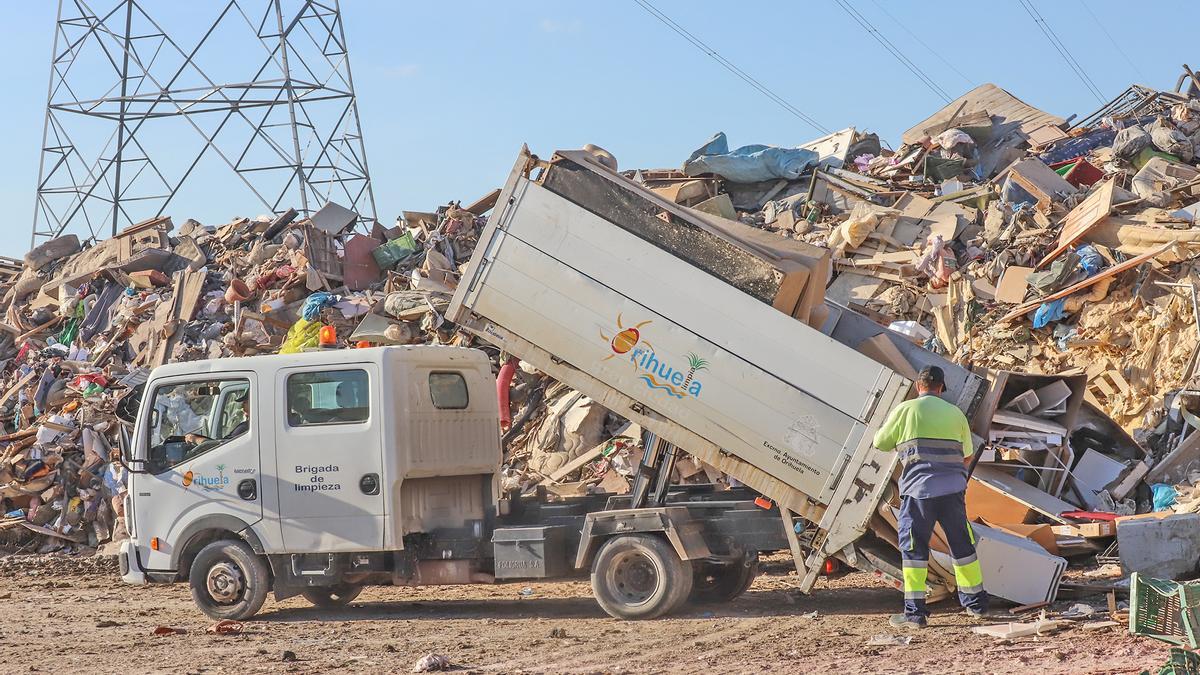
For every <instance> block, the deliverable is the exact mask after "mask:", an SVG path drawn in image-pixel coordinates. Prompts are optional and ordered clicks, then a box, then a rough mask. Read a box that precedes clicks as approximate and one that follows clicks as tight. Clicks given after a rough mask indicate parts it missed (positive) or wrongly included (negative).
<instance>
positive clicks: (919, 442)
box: [896, 438, 963, 455]
mask: <svg viewBox="0 0 1200 675" xmlns="http://www.w3.org/2000/svg"><path fill="white" fill-rule="evenodd" d="M910 448H926V449H929V450H957V451H958V454H959V455H962V449H963V446H962V443H961V442H959V441H956V440H953V439H949V438H910V439H908V440H907V441H904V442H903V443H897V444H896V450H897V451H900V452H903V451H905V450H908V449H910Z"/></svg>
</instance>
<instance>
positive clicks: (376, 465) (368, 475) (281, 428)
mask: <svg viewBox="0 0 1200 675" xmlns="http://www.w3.org/2000/svg"><path fill="white" fill-rule="evenodd" d="M379 382H380V372H379V367H378V365H377V364H373V363H355V364H336V365H328V366H312V367H295V368H286V369H283V370H280V371H279V372H278V374H277V375H276V381H275V383H274V387H275V391H276V398H277V400H279V401H281V402H282V404H283V405H282V408H283V411H282V413H283V414H281V415H278V416H277V418H276V429H275V461H276V466H275V475H276V477H277V480H278V494H279V525H280V530H281V536H282V541H283V546H284V550H285V551H287V552H289V553H317V552H346V551H376V550H380V549H381V548H382V547H383V531H384V522H385V517H386V506H385V500H384V496H383V495H382V494H381V492H382V488H383V475H382V473H383V442H382V430H383V421H382V419H381V415H380V411H381V410H382V409H383V407H382V406H381V403H382V401H381V396H380V389H379Z"/></svg>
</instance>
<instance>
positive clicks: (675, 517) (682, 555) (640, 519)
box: [575, 506, 712, 569]
mask: <svg viewBox="0 0 1200 675" xmlns="http://www.w3.org/2000/svg"><path fill="white" fill-rule="evenodd" d="M642 532H662V533H663V534H664V535H665V536H666V538H667V541H669V542H670V543H671V546H672V548H674V549H675V553H676V554H678V555H679V559H680V560H697V559H701V558H707V557H709V556H711V555H712V552H711V551H709V549H708V544H707V543H705V541H704V536H703V535H702V534H701V533H700V523H699V522H696V521H695V520H693V519H692V517H691V515H690V514H689V513H688V510H687V508H685V507H680V506H664V507H658V508H645V509H622V510H619V511H597V512H594V513H589V514H588V515H587V518H586V519H585V520H584V523H583V530H582V532H580V535H579V552H578V553H577V554H576V556H575V568H576V569H587V568H588V567H589V566H590V565H591V564H592V558H594V557H595V555H596V551H597V550H599V548H600V544H602V543H604V541H606V540H607V539H608V538H609V537H612V536H615V535H621V534H637V533H642Z"/></svg>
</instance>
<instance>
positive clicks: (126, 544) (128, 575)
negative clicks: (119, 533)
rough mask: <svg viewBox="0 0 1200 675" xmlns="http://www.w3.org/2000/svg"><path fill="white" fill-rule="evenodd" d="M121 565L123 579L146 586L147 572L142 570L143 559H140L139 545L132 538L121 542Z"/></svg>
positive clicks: (129, 582)
mask: <svg viewBox="0 0 1200 675" xmlns="http://www.w3.org/2000/svg"><path fill="white" fill-rule="evenodd" d="M117 559H118V561H119V564H120V566H121V581H124V582H125V583H127V584H133V585H135V586H145V585H146V584H147V583H149V582H148V580H147V579H146V573H145V572H143V571H142V565H141V561H139V560H138V556H137V546H135V545H134V543H133V540H132V539H126V540H125V541H123V542H121V552H120V554H118V558H117Z"/></svg>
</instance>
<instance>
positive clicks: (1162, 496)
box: [1150, 483, 1179, 511]
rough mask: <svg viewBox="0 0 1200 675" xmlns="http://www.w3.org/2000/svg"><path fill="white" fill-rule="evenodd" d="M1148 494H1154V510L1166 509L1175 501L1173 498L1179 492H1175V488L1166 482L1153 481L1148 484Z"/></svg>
mask: <svg viewBox="0 0 1200 675" xmlns="http://www.w3.org/2000/svg"><path fill="white" fill-rule="evenodd" d="M1150 494H1151V495H1153V496H1154V510H1155V511H1166V510H1168V509H1170V508H1171V506H1172V505H1173V504H1174V503H1175V498H1176V497H1178V496H1179V493H1177V492H1175V488H1173V487H1171V486H1170V485H1167V484H1166V483H1155V484H1154V485H1151V486H1150Z"/></svg>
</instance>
